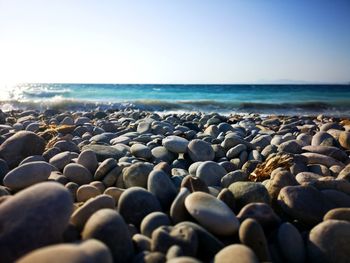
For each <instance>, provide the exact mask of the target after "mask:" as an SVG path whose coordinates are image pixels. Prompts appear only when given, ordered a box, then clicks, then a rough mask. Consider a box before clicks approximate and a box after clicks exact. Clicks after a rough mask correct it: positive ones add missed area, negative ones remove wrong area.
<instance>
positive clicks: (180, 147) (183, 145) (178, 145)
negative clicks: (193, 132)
mask: <svg viewBox="0 0 350 263" xmlns="http://www.w3.org/2000/svg"><path fill="white" fill-rule="evenodd" d="M188 143H189V141H188V140H186V139H185V138H182V137H179V136H168V137H166V138H164V139H163V141H162V144H163V146H164V147H165V148H166V149H168V150H169V151H171V152H174V153H185V152H187V146H188Z"/></svg>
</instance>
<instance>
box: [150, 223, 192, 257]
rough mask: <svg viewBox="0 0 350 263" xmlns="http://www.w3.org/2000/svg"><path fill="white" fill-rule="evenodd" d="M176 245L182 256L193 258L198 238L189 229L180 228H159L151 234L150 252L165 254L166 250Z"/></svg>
mask: <svg viewBox="0 0 350 263" xmlns="http://www.w3.org/2000/svg"><path fill="white" fill-rule="evenodd" d="M173 245H178V246H179V247H181V249H182V251H183V253H184V255H186V256H195V255H196V253H197V248H198V237H197V234H196V231H194V230H193V229H192V228H191V227H188V226H185V225H182V226H175V227H173V226H161V227H158V228H157V229H156V230H154V231H153V233H152V244H151V250H152V251H159V252H162V253H164V254H165V253H166V252H167V251H168V249H169V248H170V247H171V246H173Z"/></svg>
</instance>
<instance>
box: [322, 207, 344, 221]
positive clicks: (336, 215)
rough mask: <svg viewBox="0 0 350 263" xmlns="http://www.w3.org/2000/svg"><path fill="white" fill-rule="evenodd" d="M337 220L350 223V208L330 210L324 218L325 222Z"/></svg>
mask: <svg viewBox="0 0 350 263" xmlns="http://www.w3.org/2000/svg"><path fill="white" fill-rule="evenodd" d="M330 219H335V220H344V221H348V222H350V207H340V208H334V209H332V210H329V211H328V212H327V213H326V214H325V215H324V217H323V221H326V220H330Z"/></svg>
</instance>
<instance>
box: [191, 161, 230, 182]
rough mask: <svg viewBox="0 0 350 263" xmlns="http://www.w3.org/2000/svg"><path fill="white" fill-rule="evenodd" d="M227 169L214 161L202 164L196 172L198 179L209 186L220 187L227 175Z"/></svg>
mask: <svg viewBox="0 0 350 263" xmlns="http://www.w3.org/2000/svg"><path fill="white" fill-rule="evenodd" d="M226 173H227V172H226V170H225V168H223V167H222V166H220V165H219V164H217V163H216V162H213V161H205V162H203V163H201V164H200V165H199V166H198V168H197V170H196V177H198V178H200V179H201V180H203V181H204V182H205V183H206V185H208V186H220V184H221V178H222V177H224V175H225V174H226Z"/></svg>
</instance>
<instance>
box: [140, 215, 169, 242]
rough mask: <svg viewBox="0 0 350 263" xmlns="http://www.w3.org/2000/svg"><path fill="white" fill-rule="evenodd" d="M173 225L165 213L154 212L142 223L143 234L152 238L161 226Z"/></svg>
mask: <svg viewBox="0 0 350 263" xmlns="http://www.w3.org/2000/svg"><path fill="white" fill-rule="evenodd" d="M169 225H171V222H170V218H169V217H168V216H167V214H165V213H163V212H153V213H150V214H148V215H147V216H146V217H145V218H144V219H143V220H142V222H141V226H140V231H141V234H143V235H145V236H147V237H150V238H151V237H152V233H153V231H154V230H155V229H157V228H158V227H160V226H169Z"/></svg>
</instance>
